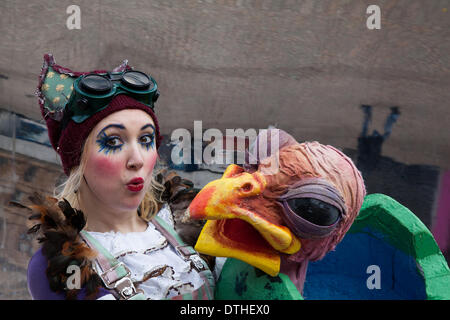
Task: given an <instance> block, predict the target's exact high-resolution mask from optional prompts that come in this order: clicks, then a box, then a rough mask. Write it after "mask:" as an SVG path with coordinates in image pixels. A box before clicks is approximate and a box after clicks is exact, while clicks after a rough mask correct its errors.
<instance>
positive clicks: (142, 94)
mask: <svg viewBox="0 0 450 320" xmlns="http://www.w3.org/2000/svg"><path fill="white" fill-rule="evenodd" d="M119 94H125V95H127V96H130V97H132V98H133V99H135V100H137V101H139V102H141V103H143V104H145V105H147V106H148V107H149V108H151V109H152V110H153V108H154V103H155V102H156V100H157V99H158V97H159V91H158V85H157V84H156V81H155V80H154V79H153V78H152V77H151V76H149V75H147V74H145V73H144V72H141V71H134V70H129V71H125V72H119V73H111V72H108V73H90V74H86V75H83V76H81V77H79V78H77V79H76V80H75V82H74V84H73V92H72V95H71V96H70V99H69V101H68V103H67V106H66V110H68V111H69V112H70V117H71V118H72V120H73V121H75V122H76V123H81V122H83V121H84V120H86V119H87V118H89V117H90V116H92V115H93V114H94V113H96V112H98V111H100V110H103V109H105V108H106V107H107V106H108V104H109V103H110V102H111V100H112V99H113V98H114V97H115V96H117V95H119Z"/></svg>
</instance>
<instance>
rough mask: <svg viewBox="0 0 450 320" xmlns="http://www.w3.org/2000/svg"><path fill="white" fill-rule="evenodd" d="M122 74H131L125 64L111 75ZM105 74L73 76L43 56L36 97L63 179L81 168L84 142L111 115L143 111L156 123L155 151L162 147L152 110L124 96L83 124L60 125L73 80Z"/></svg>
mask: <svg viewBox="0 0 450 320" xmlns="http://www.w3.org/2000/svg"><path fill="white" fill-rule="evenodd" d="M125 70H131V67H129V66H128V61H126V60H125V61H124V62H123V63H122V64H121V65H120V66H118V67H117V68H115V69H114V70H113V71H112V72H122V71H125ZM105 72H106V71H104V70H95V71H92V72H73V71H71V70H69V69H67V68H64V67H61V66H59V65H57V64H56V63H55V60H54V58H53V56H52V55H51V54H46V55H45V56H44V65H43V67H42V71H41V74H40V78H39V85H38V88H37V91H36V95H37V96H38V99H39V106H40V109H41V113H42V116H43V118H44V120H45V121H46V124H47V129H48V136H49V139H50V143H51V144H52V146H53V149H55V150H56V152H57V153H58V154H59V156H60V157H61V162H62V165H63V169H64V173H65V174H66V175H69V174H70V170H71V169H72V168H73V167H75V166H78V165H79V164H80V159H81V150H82V147H83V144H84V141H85V140H86V139H87V137H88V135H89V133H90V132H91V131H92V129H93V128H94V127H95V126H96V125H97V123H99V122H100V121H101V120H102V119H104V118H105V117H107V116H108V115H110V114H112V113H114V112H117V111H120V110H124V109H140V110H142V111H145V112H146V113H148V114H149V115H150V117H152V119H153V122H154V123H155V142H156V149H158V148H159V145H160V143H161V140H162V137H161V135H160V131H159V124H158V119H157V118H156V115H155V113H154V112H153V110H152V109H151V108H149V107H148V106H146V105H145V104H143V103H140V102H138V101H136V100H135V99H133V98H131V97H129V96H127V95H124V94H120V95H117V96H116V97H114V98H113V99H112V101H111V102H110V103H109V105H108V106H107V107H106V108H105V109H103V110H100V111H98V112H96V113H94V114H93V115H92V116H90V117H89V118H87V119H86V120H85V121H83V122H82V123H76V122H74V121H73V120H72V119H70V120H69V121H68V122H67V124H66V125H62V119H63V114H64V107H65V105H66V103H67V101H68V98H69V97H70V94H71V92H72V89H73V86H72V84H73V82H74V81H75V79H76V78H78V77H80V76H82V75H84V74H88V73H105Z"/></svg>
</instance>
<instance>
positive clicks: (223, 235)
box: [189, 129, 365, 289]
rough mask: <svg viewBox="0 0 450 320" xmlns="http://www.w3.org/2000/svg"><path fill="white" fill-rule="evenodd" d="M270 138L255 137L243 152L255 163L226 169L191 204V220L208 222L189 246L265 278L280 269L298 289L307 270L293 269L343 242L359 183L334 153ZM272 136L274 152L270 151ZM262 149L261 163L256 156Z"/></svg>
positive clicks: (361, 191) (360, 192) (360, 193)
mask: <svg viewBox="0 0 450 320" xmlns="http://www.w3.org/2000/svg"><path fill="white" fill-rule="evenodd" d="M274 130H276V133H277V134H275V135H273V133H274ZM269 132H271V133H270V134H267V135H266V137H267V138H264V139H262V138H261V135H260V136H258V138H257V139H256V142H255V144H254V147H253V148H252V150H251V151H250V152H249V154H248V155H249V157H247V160H252V159H253V160H256V161H255V162H256V164H255V165H249V164H246V165H244V167H240V166H237V165H234V164H232V165H230V166H228V168H227V169H226V171H225V172H224V174H223V176H222V178H220V179H218V180H215V181H212V182H210V183H208V184H207V185H206V186H205V187H204V188H203V189H202V190H201V191H200V192H199V193H198V194H197V196H196V197H195V198H194V200H193V201H192V202H191V204H190V206H189V216H190V218H192V219H207V220H208V221H207V223H206V224H205V226H204V228H203V230H202V232H201V233H200V236H199V238H198V241H197V244H196V246H195V248H196V250H197V251H199V252H201V253H204V254H208V255H213V256H222V257H233V258H237V259H240V260H242V261H245V262H246V263H248V264H251V265H253V266H255V267H257V268H259V269H261V270H262V271H264V272H266V273H267V274H269V275H271V276H275V275H277V274H278V273H279V272H280V268H281V271H283V269H284V271H283V272H285V273H288V274H289V273H291V276H290V277H291V278H293V279H297V280H298V281H297V283H296V285H297V288H301V289H302V288H303V281H304V274H305V272H306V267H303V268H301V267H299V266H300V265H302V266H305V265H307V262H308V261H315V260H318V259H321V258H322V257H324V256H325V254H326V253H327V252H329V251H330V250H333V249H334V248H335V246H336V245H337V244H338V243H339V242H340V241H341V240H342V238H343V237H344V235H345V233H346V232H347V230H348V229H349V228H350V226H351V224H352V223H353V221H354V219H355V217H356V216H357V215H358V212H359V210H360V208H361V205H362V202H363V198H364V196H365V187H364V182H363V179H362V177H361V174H360V172H359V171H358V170H357V168H356V167H355V165H354V164H353V162H352V161H351V160H350V158H348V157H347V156H346V155H344V154H343V153H342V152H341V151H339V150H337V149H336V148H334V147H332V146H328V145H322V144H320V143H318V142H305V143H298V142H297V141H295V139H294V138H293V137H292V136H290V135H288V134H287V133H286V132H284V131H282V130H279V129H270V130H269ZM274 136H275V137H276V138H275V139H277V140H278V146H279V147H278V149H277V150H275V151H274V150H272V152H270V149H273V148H272V147H271V145H272V146H273V143H271V141H275V140H271V139H274V138H273V137H274ZM262 148H266V149H267V152H266V154H267V157H265V158H261V157H258V154H259V153H258V151H259V150H261V149H262ZM274 163H276V164H277V166H274V165H273V164H274ZM274 168H275V169H274ZM299 270H303V275H302V274H299V273H302V271H299ZM292 271H293V272H292ZM292 273H293V274H294V275H293V276H292ZM302 277H303V278H302ZM299 279H300V280H299ZM299 282H300V283H299ZM294 283H295V281H294Z"/></svg>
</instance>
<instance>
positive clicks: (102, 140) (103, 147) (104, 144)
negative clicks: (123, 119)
mask: <svg viewBox="0 0 450 320" xmlns="http://www.w3.org/2000/svg"><path fill="white" fill-rule="evenodd" d="M112 138H115V139H117V138H118V137H116V136H112V137H109V136H107V135H106V133H104V132H102V135H101V136H100V137H99V138H98V139H97V140H96V142H97V144H98V145H99V147H100V150H98V152H104V153H105V154H108V153H110V152H112V153H115V152H116V151H117V150H118V151H120V150H122V146H123V143H122V144H121V145H118V146H110V145H108V141H110V140H111V139H112Z"/></svg>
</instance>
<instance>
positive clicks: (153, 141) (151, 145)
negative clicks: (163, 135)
mask: <svg viewBox="0 0 450 320" xmlns="http://www.w3.org/2000/svg"><path fill="white" fill-rule="evenodd" d="M142 137H150V139H151V140H150V142H145V143H141V142H140V144H141V145H142V146H144V147H145V148H146V149H147V151H148V150H149V149H150V148H153V146H154V145H155V135H154V134H145V135H143V136H141V138H142Z"/></svg>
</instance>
